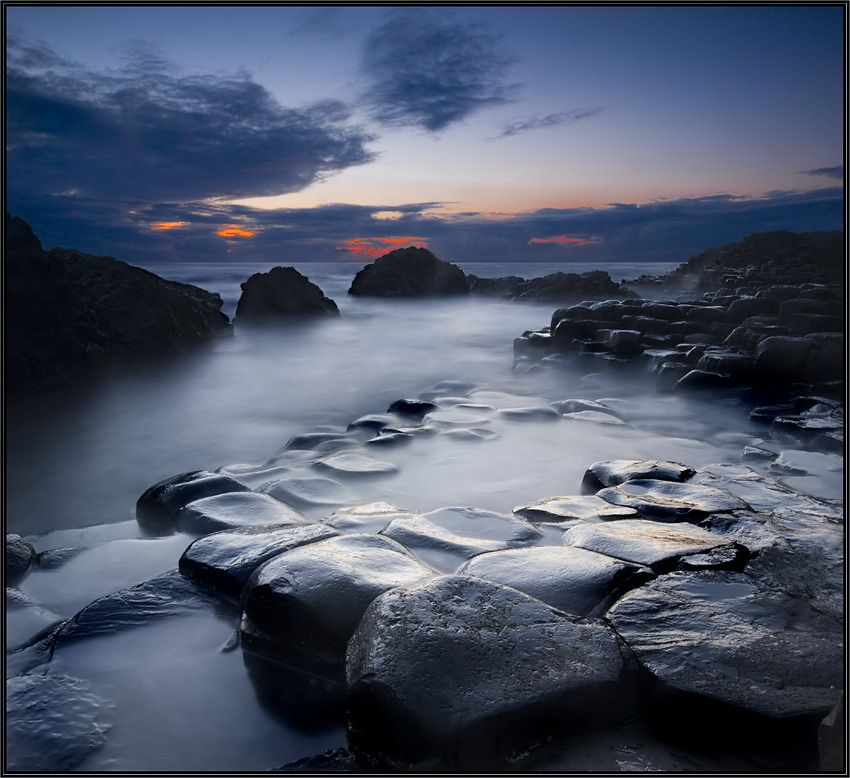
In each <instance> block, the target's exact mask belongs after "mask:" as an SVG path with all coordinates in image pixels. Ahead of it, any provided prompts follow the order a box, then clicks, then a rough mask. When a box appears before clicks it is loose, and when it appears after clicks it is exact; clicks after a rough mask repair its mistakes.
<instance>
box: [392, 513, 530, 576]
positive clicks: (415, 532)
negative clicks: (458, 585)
mask: <svg viewBox="0 0 850 778" xmlns="http://www.w3.org/2000/svg"><path fill="white" fill-rule="evenodd" d="M381 534H382V535H386V536H387V537H390V538H393V539H394V540H397V541H398V542H399V543H401V544H402V545H404V546H405V547H406V548H408V549H410V550H411V551H413V552H414V553H415V554H416V555H417V556H419V557H421V558H423V559H424V560H425V561H426V562H428V564H430V565H432V566H433V567H435V568H437V569H438V570H441V571H443V572H450V571H454V570H455V569H457V567H458V565H460V564H461V563H462V562H464V561H465V560H466V559H468V558H469V557H472V556H474V555H475V554H480V553H483V552H485V551H501V550H503V549H506V548H515V547H518V546H525V545H530V544H532V543H534V542H536V541H537V540H539V539H540V538H541V537H542V533H541V532H540V530H538V529H537V528H536V527H535V526H533V525H532V524H530V523H529V522H527V521H525V520H524V519H520V518H517V517H515V516H508V515H506V514H503V513H495V512H493V511H486V510H482V509H480V508H459V507H458V508H440V509H438V510H436V511H431V512H429V513H423V514H421V515H420V516H416V517H414V518H409V519H395V520H393V521H392V522H390V524H389V525H388V526H387V527H386V529H384V530H383V531H382V532H381Z"/></svg>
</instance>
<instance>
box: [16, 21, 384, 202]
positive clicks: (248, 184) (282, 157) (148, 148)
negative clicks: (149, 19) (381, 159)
mask: <svg viewBox="0 0 850 778" xmlns="http://www.w3.org/2000/svg"><path fill="white" fill-rule="evenodd" d="M7 53H8V58H7V73H6V122H7V123H6V139H7V158H6V165H7V167H6V170H7V182H8V191H7V193H8V197H9V207H11V208H15V207H16V203H17V202H18V201H20V202H25V201H27V200H28V199H32V198H34V197H38V196H40V195H57V194H65V195H66V196H78V197H83V196H84V197H87V198H89V199H90V200H94V201H97V200H99V199H102V200H106V201H110V202H113V203H114V202H116V201H120V202H126V203H131V202H138V201H155V200H159V199H168V200H172V199H176V200H182V199H203V198H209V197H239V196H245V197H247V196H260V195H272V194H281V193H285V192H293V191H298V190H300V189H303V188H304V187H306V186H308V185H309V184H311V183H313V182H314V181H316V180H319V179H321V178H322V177H323V176H326V175H328V174H330V173H332V172H334V171H338V170H342V169H344V168H347V167H350V166H352V165H360V164H363V163H366V162H369V161H371V160H372V159H373V155H372V153H371V152H370V151H369V150H368V149H367V147H366V146H367V144H368V143H369V142H371V141H372V140H373V138H372V136H370V135H369V134H367V133H365V132H364V131H362V130H361V129H359V128H358V127H355V126H351V125H349V124H348V123H347V121H348V118H349V111H348V109H347V107H346V106H345V105H343V104H342V103H340V102H336V101H326V102H319V103H316V104H314V105H310V106H306V107H301V108H286V107H283V106H281V105H280V104H278V103H277V102H276V101H275V99H274V98H273V97H272V96H271V95H270V94H269V93H268V92H267V91H266V90H265V89H264V88H263V87H262V86H261V85H259V84H257V83H255V82H254V81H253V80H252V79H251V76H250V75H249V74H245V73H242V74H236V75H230V76H213V75H185V74H181V73H180V72H179V71H178V70H177V68H176V66H174V64H173V63H170V62H168V61H167V60H165V59H163V58H162V57H160V56H159V55H158V54H157V53H156V52H155V51H153V50H151V49H150V48H147V47H145V46H143V45H141V44H136V45H134V46H133V47H132V48H131V50H130V51H129V53H128V55H127V58H126V61H125V64H124V66H123V67H122V68H120V69H118V70H115V71H109V72H91V71H88V70H85V69H83V68H80V67H78V66H75V65H74V64H73V63H69V62H67V61H65V60H62V59H61V58H59V57H57V56H56V55H55V54H53V53H52V52H51V51H50V50H49V49H47V48H46V47H44V46H40V45H37V44H27V43H23V42H21V41H20V40H19V39H15V38H13V39H12V40H11V41H10V42H9V45H8V47H7Z"/></svg>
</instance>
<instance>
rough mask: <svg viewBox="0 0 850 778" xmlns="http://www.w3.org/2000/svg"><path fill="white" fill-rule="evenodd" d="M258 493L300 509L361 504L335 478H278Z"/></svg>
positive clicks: (354, 495)
mask: <svg viewBox="0 0 850 778" xmlns="http://www.w3.org/2000/svg"><path fill="white" fill-rule="evenodd" d="M258 491H260V492H262V493H263V494H268V495H271V496H272V497H274V498H275V499H276V500H280V501H281V502H282V503H285V504H287V505H293V506H295V507H296V508H299V509H302V510H304V509H307V508H316V507H321V506H324V505H347V504H351V503H356V502H359V498H358V497H357V495H356V494H354V492H352V491H351V490H350V489H349V488H348V487H346V486H344V485H343V484H341V483H340V482H339V481H335V480H334V479H333V478H321V477H312V476H304V477H299V476H292V477H284V478H278V479H277V480H276V481H271V482H269V483H267V484H263V485H262V486H260V487H259V489H258Z"/></svg>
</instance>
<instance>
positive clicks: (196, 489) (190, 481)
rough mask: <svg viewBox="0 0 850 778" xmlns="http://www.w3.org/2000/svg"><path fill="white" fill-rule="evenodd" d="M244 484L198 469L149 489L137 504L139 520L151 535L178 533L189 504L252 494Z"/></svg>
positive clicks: (228, 477) (225, 476) (137, 517)
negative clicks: (179, 517)
mask: <svg viewBox="0 0 850 778" xmlns="http://www.w3.org/2000/svg"><path fill="white" fill-rule="evenodd" d="M248 491H250V489H249V488H248V487H247V486H245V485H244V484H242V483H240V482H239V481H237V480H236V479H235V478H231V477H230V476H228V475H222V474H220V473H210V472H209V471H207V470H195V471H192V472H189V473H181V474H180V475H176V476H173V477H172V478H166V479H165V480H163V481H160V482H159V483H156V484H154V485H153V486H151V487H149V488H148V489H146V490H145V491H144V492H143V494H142V496H141V497H139V499H138V500H137V501H136V520H137V521H138V522H139V524H140V525H141V526H142V528H143V529H145V530H146V531H147V532H150V533H151V534H155V535H168V534H170V533H172V532H174V531H175V529H176V527H177V520H178V516H179V514H180V511H181V510H182V509H183V507H184V506H185V505H187V504H188V503H190V502H194V501H195V500H200V499H202V498H204V497H212V496H213V495H217V494H227V493H229V492H248Z"/></svg>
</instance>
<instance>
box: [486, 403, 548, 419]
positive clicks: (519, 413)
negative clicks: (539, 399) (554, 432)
mask: <svg viewBox="0 0 850 778" xmlns="http://www.w3.org/2000/svg"><path fill="white" fill-rule="evenodd" d="M497 413H498V414H499V416H501V417H502V418H504V419H509V420H510V421H558V420H559V419H560V418H561V414H560V413H558V411H556V410H555V409H554V408H550V407H549V406H548V405H533V406H529V407H527V408H501V409H499V410H498V411H497Z"/></svg>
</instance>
